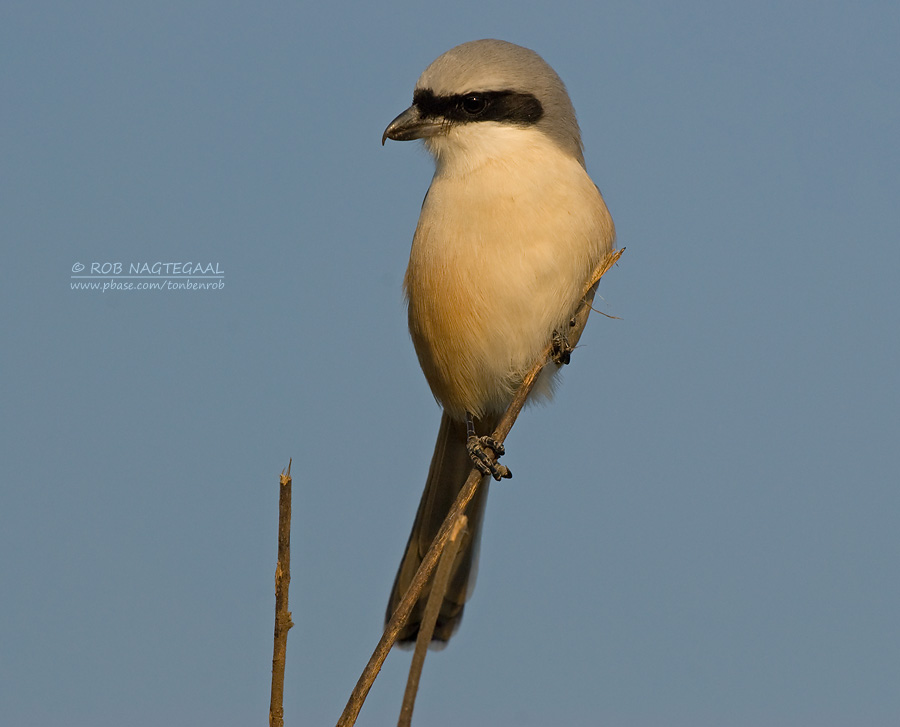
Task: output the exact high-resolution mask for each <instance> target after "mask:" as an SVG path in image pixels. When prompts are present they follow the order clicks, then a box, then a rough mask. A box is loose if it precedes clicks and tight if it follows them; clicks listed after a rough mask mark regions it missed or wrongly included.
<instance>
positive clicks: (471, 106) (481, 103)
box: [462, 93, 487, 116]
mask: <svg viewBox="0 0 900 727" xmlns="http://www.w3.org/2000/svg"><path fill="white" fill-rule="evenodd" d="M485 106H487V101H486V100H485V98H484V96H481V95H479V94H477V93H470V94H469V95H468V96H463V100H462V107H463V111H465V112H466V113H467V114H469V115H470V116H478V114H480V113H481V112H482V111H484V107H485Z"/></svg>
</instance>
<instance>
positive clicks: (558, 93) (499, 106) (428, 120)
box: [381, 40, 584, 165]
mask: <svg viewBox="0 0 900 727" xmlns="http://www.w3.org/2000/svg"><path fill="white" fill-rule="evenodd" d="M523 132H524V133H523ZM535 134H539V135H541V136H540V137H535ZM535 138H544V139H547V140H549V141H551V142H552V143H553V144H554V145H555V146H556V147H558V148H559V149H560V150H561V151H563V152H564V153H566V154H569V155H571V156H572V157H574V158H575V159H577V160H578V161H579V162H580V163H581V164H582V165H583V164H584V156H583V154H582V148H581V132H580V131H579V129H578V122H577V121H576V120H575V109H574V108H572V102H571V101H570V100H569V94H568V93H567V92H566V87H565V85H564V84H563V82H562V80H560V78H559V76H557V75H556V72H555V71H554V70H553V69H552V68H551V67H550V66H549V65H548V64H547V63H546V62H545V61H544V59H543V58H541V57H540V56H539V55H538V54H537V53H535V52H534V51H532V50H529V49H528V48H523V47H522V46H518V45H514V44H512V43H507V42H506V41H503V40H475V41H472V42H470V43H463V44H462V45H458V46H456V47H455V48H451V49H450V50H448V51H447V52H446V53H444V54H443V55H442V56H440V57H439V58H438V59H437V60H435V61H434V62H433V63H432V64H431V65H430V66H428V68H426V69H425V72H424V73H423V74H422V75H421V76H420V77H419V80H418V82H417V83H416V88H415V91H414V92H413V104H412V106H410V107H409V108H408V109H407V110H406V111H404V112H403V113H402V114H400V115H399V116H398V117H397V118H396V119H394V120H393V121H392V122H391V123H390V124H389V125H388V127H387V129H385V130H384V136H382V139H381V143H382V144H383V143H384V140H385V139H394V140H396V141H409V140H411V139H424V140H425V146H426V147H427V148H428V150H429V151H430V152H431V153H432V154H433V155H434V157H435V159H436V160H437V162H438V164H439V165H440V164H441V163H442V162H443V161H451V160H460V157H465V159H466V163H467V164H469V163H475V164H477V163H479V162H480V161H483V160H485V159H488V158H492V157H497V156H502V155H503V154H505V153H507V151H509V150H511V149H512V148H515V147H518V146H521V145H522V144H527V143H529V139H535Z"/></svg>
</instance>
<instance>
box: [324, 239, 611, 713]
mask: <svg viewBox="0 0 900 727" xmlns="http://www.w3.org/2000/svg"><path fill="white" fill-rule="evenodd" d="M624 250H625V248H622V249H621V250H617V251H615V252H612V253H610V254H609V255H607V256H606V258H605V259H604V260H603V261H602V262H601V263H600V265H598V266H597V269H596V270H595V271H594V274H593V275H592V276H591V278H590V282H589V283H588V284H587V285H586V286H585V289H584V296H583V298H582V301H581V304H580V305H579V307H578V309H577V310H576V312H575V315H573V316H572V319H571V321H570V328H571V330H570V331H569V334H568V339H569V343H570V344H571V345H572V346H574V345H575V344H577V343H578V339H579V338H580V337H581V333H582V331H583V330H584V325H585V323H586V322H587V317H588V315H589V314H590V312H591V303H592V302H593V300H594V293H595V292H596V290H597V284H598V283H599V282H600V278H602V277H603V276H604V275H605V274H606V272H607V271H608V270H609V269H610V268H611V267H612V266H613V265H615V264H616V262H617V261H618V259H619V258H620V257H621V256H622V253H623V252H624ZM552 347H553V343H552V341H550V342H548V343H547V346H546V348H545V349H544V350H543V352H542V353H541V356H540V357H539V358H538V360H537V362H536V363H535V365H534V367H533V368H532V369H531V371H529V372H528V374H527V375H526V376H525V378H524V380H523V381H522V385H521V386H520V387H519V390H518V391H517V392H516V396H515V398H514V399H513V401H512V403H511V404H510V405H509V407H508V408H507V409H506V412H505V413H504V415H503V418H502V419H501V420H500V423H499V424H498V425H497V429H496V430H494V435H493V438H494V440H495V441H496V442H500V443H502V442H503V441H504V440H505V439H506V436H507V435H508V434H509V431H510V430H511V429H512V427H513V424H515V422H516V419H517V418H518V416H519V412H521V411H522V407H523V406H525V401H526V399H527V398H528V395H529V394H530V393H531V390H532V389H533V388H534V384H535V382H536V381H537V378H538V375H539V374H540V373H541V369H542V368H543V367H544V366H545V364H546V363H547V360H548V358H549V357H550V352H551V350H552ZM488 456H491V452H490V450H488ZM480 483H481V473H480V472H479V471H478V470H477V469H474V468H473V469H472V471H471V472H470V473H469V478H468V479H467V480H466V484H465V485H463V488H462V489H461V490H460V492H459V495H457V497H456V501H455V502H454V503H453V507H451V508H450V512H449V513H448V514H447V517H446V519H445V520H444V523H443V525H441V529H440V530H439V531H438V534H437V535H436V536H435V538H434V541H433V542H432V543H431V547H429V548H428V552H426V553H425V556H424V557H423V558H422V563H421V565H420V566H419V570H418V571H417V572H416V575H415V577H414V578H413V580H412V583H411V584H410V586H409V589H408V590H407V592H406V595H404V596H403V598H402V599H401V601H400V603H399V604H398V605H397V609H396V610H395V611H394V615H393V616H391V618H390V620H389V621H388V624H387V626H385V629H384V633H383V634H382V636H381V640H380V641H379V642H378V645H377V646H376V647H375V651H374V652H373V653H372V656H371V658H370V659H369V663H368V664H366V668H365V669H364V670H363V673H362V675H361V676H360V677H359V681H357V683H356V686H355V687H354V689H353V692H352V694H351V695H350V699H349V700H348V701H347V706H346V707H344V712H343V714H341V718H340V719H339V720H338V723H337V727H352V725H354V724H356V718H357V716H359V711H360V710H361V709H362V705H363V703H364V702H365V701H366V696H367V695H368V693H369V690H370V689H371V688H372V684H373V683H374V681H375V678H376V677H377V676H378V672H379V671H381V666H382V664H384V660H385V659H386V658H387V655H388V653H390V650H391V647H393V645H394V642H395V641H396V640H397V635H398V634H399V633H400V630H401V629H402V628H403V626H405V625H406V622H407V620H408V619H409V614H410V612H411V611H412V608H413V606H414V605H415V603H416V601H418V599H419V595H420V594H421V593H422V590H423V589H424V587H425V585H426V584H427V582H428V579H429V578H430V577H431V573H432V571H433V570H434V567H435V565H436V564H437V561H438V559H439V558H440V556H441V553H442V552H443V551H444V548H445V547H446V546H447V541H448V540H450V531H451V529H452V527H453V523H455V522H456V520H457V519H458V518H459V516H460V515H461V514H462V513H464V512H465V509H466V506H467V505H468V504H469V502H470V501H471V500H472V498H473V497H474V496H475V491H476V490H477V489H478V486H479V484H480Z"/></svg>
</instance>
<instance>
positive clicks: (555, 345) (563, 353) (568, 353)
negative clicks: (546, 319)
mask: <svg viewBox="0 0 900 727" xmlns="http://www.w3.org/2000/svg"><path fill="white" fill-rule="evenodd" d="M572 350H573V349H572V347H571V346H570V345H569V339H568V338H566V336H565V334H564V333H560V332H559V331H553V342H552V347H551V348H550V358H551V359H552V360H553V363H555V364H559V365H564V364H568V363H569V361H570V360H571V358H572Z"/></svg>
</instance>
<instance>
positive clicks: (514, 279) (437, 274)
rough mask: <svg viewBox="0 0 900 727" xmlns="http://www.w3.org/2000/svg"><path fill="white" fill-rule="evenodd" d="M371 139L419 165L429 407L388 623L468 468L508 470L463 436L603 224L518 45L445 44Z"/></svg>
mask: <svg viewBox="0 0 900 727" xmlns="http://www.w3.org/2000/svg"><path fill="white" fill-rule="evenodd" d="M384 139H395V140H398V141H407V140H410V139H424V142H425V147H426V148H427V149H428V151H429V152H431V154H432V155H433V156H434V161H435V166H436V169H435V173H434V178H433V179H432V181H431V186H430V187H429V189H428V194H427V195H426V196H425V201H424V202H423V204H422V212H421V214H420V216H419V224H418V226H417V227H416V232H415V235H414V237H413V242H412V250H411V253H410V257H409V267H408V269H407V271H406V279H405V281H404V287H405V290H406V297H407V299H408V302H409V330H410V334H411V335H412V340H413V344H414V345H415V349H416V353H417V354H418V357H419V363H420V364H421V366H422V370H423V372H424V373H425V378H426V379H427V380H428V384H429V385H430V386H431V390H432V392H433V393H434V396H435V398H436V399H437V400H438V402H439V403H440V404H441V406H442V407H443V410H444V411H443V415H442V417H441V425H440V430H439V432H438V439H437V445H436V446H435V450H434V456H433V458H432V460H431V468H430V469H429V472H428V479H427V481H426V483H425V492H424V493H423V495H422V500H421V502H420V503H419V509H418V512H417V513H416V519H415V522H414V523H413V529H412V533H411V534H410V537H409V542H408V544H407V546H406V553H405V554H404V556H403V561H402V562H401V564H400V569H399V570H398V572H397V577H396V579H395V581H394V587H393V591H392V592H391V597H390V602H389V604H388V612H387V616H388V618H390V616H391V614H392V613H393V611H394V609H395V608H396V606H397V604H398V603H399V601H400V599H401V598H402V596H403V594H404V593H405V592H406V590H407V588H408V586H409V584H410V582H411V581H412V578H413V576H414V575H415V572H416V570H417V569H418V567H419V564H420V562H421V560H422V557H423V556H424V554H425V552H426V550H427V549H428V547H429V545H430V544H431V541H432V540H433V538H434V536H435V535H436V534H437V531H438V529H439V528H440V526H441V523H442V522H443V520H444V518H445V516H446V515H447V512H448V511H449V509H450V506H451V505H452V503H453V500H454V499H455V498H456V495H457V494H458V493H459V490H460V489H461V488H462V486H463V484H464V483H465V480H466V478H467V476H468V474H469V472H470V471H471V469H472V467H473V461H474V464H475V466H478V467H479V469H481V471H482V472H483V474H484V476H485V479H486V480H487V479H489V476H490V475H493V476H494V477H495V478H497V479H499V478H500V477H502V476H509V471H508V470H507V469H506V468H505V467H503V466H502V465H499V464H495V463H493V462H491V460H490V459H486V458H484V457H483V450H481V447H482V446H488V447H490V446H492V445H493V442H491V441H490V440H489V439H487V438H485V437H478V436H475V432H477V433H478V434H481V435H487V434H490V433H491V432H492V431H493V429H494V427H495V425H496V423H497V421H498V419H499V417H500V415H501V414H502V413H503V411H504V410H505V409H506V407H507V405H508V404H509V403H510V401H511V399H512V397H513V396H514V394H515V392H516V390H517V389H518V387H519V385H520V384H521V382H522V379H523V377H524V376H525V374H526V373H527V372H528V371H529V369H531V368H532V367H533V365H534V364H535V363H536V361H537V359H538V357H539V356H540V355H541V353H542V351H543V350H544V349H545V347H546V345H547V343H548V341H550V340H551V339H553V338H554V336H555V337H560V336H563V337H564V336H565V335H566V332H567V331H568V330H569V325H570V322H571V320H572V317H573V314H574V312H575V310H576V309H577V308H578V306H579V304H580V303H581V301H582V298H583V293H584V288H585V285H586V284H587V283H588V282H589V277H590V275H591V273H592V272H593V271H594V270H595V268H596V267H597V265H598V264H599V262H600V261H601V260H602V259H603V258H604V256H606V255H607V254H609V253H610V252H611V250H612V245H613V241H614V238H615V229H614V227H613V222H612V219H611V218H610V215H609V212H608V211H607V209H606V204H605V203H604V202H603V198H602V197H601V196H600V192H599V190H598V189H597V187H596V186H595V185H594V183H593V182H592V181H591V178H590V177H589V176H588V174H587V171H585V164H584V155H583V153H582V145H581V132H580V130H579V128H578V122H577V121H576V119H575V110H574V109H573V108H572V102H571V101H570V100H569V95H568V93H567V92H566V88H565V86H564V85H563V82H562V81H561V80H560V78H559V76H557V75H556V73H555V72H554V70H553V69H552V68H551V67H550V66H549V65H548V64H547V63H546V62H545V61H544V60H543V59H542V58H541V57H540V56H538V55H537V53H535V52H534V51H531V50H528V49H527V48H522V47H521V46H517V45H513V44H512V43H507V42H505V41H501V40H477V41H473V42H471V43H464V44H462V45H459V46H457V47H455V48H452V49H451V50H449V51H447V52H446V53H444V54H443V55H442V56H440V57H439V58H438V59H437V60H436V61H434V62H433V63H432V64H431V65H430V66H428V68H426V69H425V72H424V73H423V74H422V75H421V77H420V78H419V80H418V82H417V83H416V87H415V91H414V92H413V104H412V106H410V107H409V108H408V109H407V110H406V111H404V112H403V113H402V114H400V115H399V116H398V117H397V118H396V119H394V120H393V121H392V122H391V123H390V124H389V125H388V127H387V129H385V132H384V137H383V138H382V143H384ZM581 324H582V325H583V321H582V322H581ZM579 334H580V329H579ZM558 368H559V366H558V364H555V363H552V362H549V363H548V365H547V366H546V367H545V368H544V370H543V372H542V374H541V378H540V380H539V383H538V387H537V388H536V390H535V393H534V394H533V395H532V397H533V398H534V397H540V396H542V395H543V396H547V395H549V393H550V391H551V388H552V382H553V378H554V375H555V374H556V371H557V369H558ZM493 448H494V450H495V452H496V454H497V455H500V454H502V448H501V447H499V446H497V445H494V447H493ZM498 450H499V451H498ZM480 451H481V452H482V456H481V457H479V452H480ZM478 493H479V494H478V495H476V497H475V499H474V500H473V501H472V502H471V503H470V505H469V508H468V512H467V515H468V518H469V528H468V533H467V535H466V536H465V538H466V540H464V541H463V543H462V545H461V547H460V549H459V554H458V556H457V562H456V564H455V570H454V575H453V576H452V578H451V581H450V585H449V587H448V589H447V593H446V596H445V598H444V601H443V604H442V606H441V611H440V616H439V618H438V622H437V626H436V628H435V632H434V637H433V639H434V641H437V642H445V641H447V640H448V639H449V638H450V636H451V635H452V634H453V632H454V631H455V630H456V628H457V627H458V625H459V622H460V620H461V618H462V612H463V605H464V604H465V602H466V599H467V598H468V596H469V595H470V593H471V581H472V580H473V574H474V570H475V566H476V561H477V551H478V543H479V539H480V532H481V522H482V519H483V516H484V507H485V501H486V497H487V482H486V481H485V482H483V483H482V486H481V487H480V489H479V491H478ZM427 596H428V591H427V589H426V592H425V593H424V594H423V596H422V598H421V599H420V600H419V602H418V603H417V604H416V606H415V608H414V609H413V612H412V615H411V617H410V620H409V622H408V624H407V625H406V627H405V629H404V630H403V632H402V633H401V635H400V639H399V640H400V641H401V642H404V641H406V642H408V641H412V640H414V639H415V637H416V635H417V633H418V631H419V626H420V623H421V619H422V614H423V611H424V605H425V600H426V598H427Z"/></svg>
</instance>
